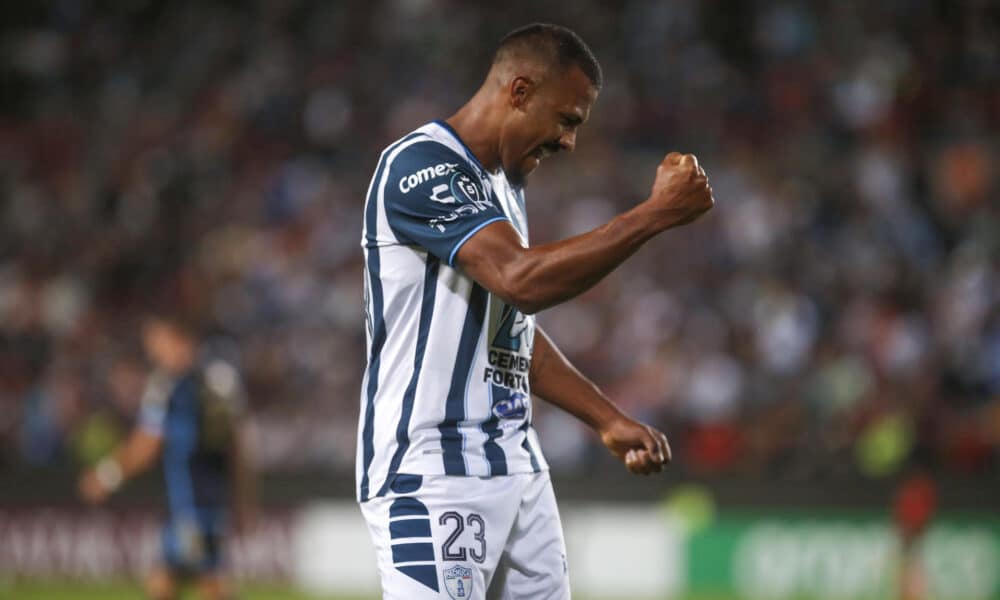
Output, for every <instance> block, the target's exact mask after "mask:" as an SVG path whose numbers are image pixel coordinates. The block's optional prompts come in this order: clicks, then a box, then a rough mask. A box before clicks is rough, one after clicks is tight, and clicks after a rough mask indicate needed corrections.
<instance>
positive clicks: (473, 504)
mask: <svg viewBox="0 0 1000 600" xmlns="http://www.w3.org/2000/svg"><path fill="white" fill-rule="evenodd" d="M391 488H392V491H391V492H389V493H388V494H387V495H385V496H383V497H379V498H372V499H371V500H368V501H367V502H364V503H362V504H361V512H362V513H363V514H364V517H365V520H366V521H367V522H368V531H369V533H371V536H372V541H373V542H374V544H375V554H376V556H377V559H378V569H379V575H380V576H381V578H382V594H383V595H382V597H383V598H384V599H391V600H421V599H429V598H435V599H437V598H451V599H452V600H467V599H477V600H478V599H484V598H488V599H490V600H494V599H497V600H499V599H503V600H515V599H516V600H520V599H531V600H547V599H552V600H563V599H567V598H569V597H570V592H569V576H568V573H567V567H566V544H565V543H564V542H563V535H562V524H561V523H560V522H559V510H558V509H557V508H556V499H555V495H554V494H553V492H552V482H551V481H550V480H549V474H548V472H547V471H543V472H541V473H523V474H517V475H505V476H499V477H491V478H486V477H482V478H480V477H464V476H449V475H423V476H420V475H402V474H401V475H397V476H396V478H395V479H394V480H393V482H392V485H391Z"/></svg>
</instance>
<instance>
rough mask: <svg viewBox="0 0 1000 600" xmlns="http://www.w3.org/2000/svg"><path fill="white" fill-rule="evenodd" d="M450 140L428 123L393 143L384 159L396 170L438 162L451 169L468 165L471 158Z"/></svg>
mask: <svg viewBox="0 0 1000 600" xmlns="http://www.w3.org/2000/svg"><path fill="white" fill-rule="evenodd" d="M449 142H450V140H448V139H447V138H445V137H444V136H442V135H440V132H439V131H437V130H436V129H435V127H434V126H433V124H429V125H425V126H423V127H421V128H419V129H417V130H415V131H413V132H412V133H410V134H408V135H405V136H403V137H402V138H400V139H398V140H396V141H395V142H393V143H392V144H390V145H389V146H388V147H387V148H386V149H385V151H384V152H383V160H384V161H386V162H387V163H388V164H387V166H388V167H389V169H390V170H392V171H394V172H399V171H407V170H418V169H426V168H428V167H430V168H433V167H436V166H438V165H444V166H442V169H444V168H446V167H447V168H450V169H452V170H454V169H456V168H462V169H467V168H469V167H470V166H471V165H470V163H469V159H468V157H467V156H465V155H464V153H462V152H461V151H460V149H459V148H455V147H454V145H453V144H451V143H449Z"/></svg>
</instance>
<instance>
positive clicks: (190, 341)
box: [80, 314, 252, 600]
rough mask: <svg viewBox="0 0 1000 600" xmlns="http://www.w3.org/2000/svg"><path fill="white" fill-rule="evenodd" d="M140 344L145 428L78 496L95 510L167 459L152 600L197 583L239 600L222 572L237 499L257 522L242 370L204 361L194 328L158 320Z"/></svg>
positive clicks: (240, 509) (211, 597)
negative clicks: (145, 365) (149, 366)
mask: <svg viewBox="0 0 1000 600" xmlns="http://www.w3.org/2000/svg"><path fill="white" fill-rule="evenodd" d="M142 337H143V345H144V347H145V350H146V353H147V354H148V355H149V358H150V359H151V361H152V362H153V364H154V365H155V370H154V371H153V372H152V374H151V375H150V376H149V379H148V381H147V384H146V390H145V393H144V395H143V398H142V405H141V408H140V414H139V417H138V422H137V424H136V427H135V429H134V431H133V432H132V434H131V435H130V436H129V438H128V439H127V440H126V441H125V443H124V444H122V445H121V447H119V448H118V449H117V450H116V451H115V452H114V453H112V455H111V456H109V457H107V458H104V459H102V460H101V461H100V462H99V463H97V465H96V466H95V467H94V468H93V469H90V470H88V471H86V472H85V473H84V474H83V475H82V476H81V478H80V493H81V495H82V496H83V497H84V499H86V500H87V501H88V502H90V503H93V504H98V503H100V502H103V501H104V500H105V499H106V498H107V497H108V496H109V495H110V494H111V493H113V492H114V491H116V490H117V489H119V488H120V487H121V485H122V483H124V482H125V480H127V479H129V478H130V477H132V476H134V475H136V474H138V473H141V472H142V471H145V470H146V469H148V468H150V467H152V466H153V465H154V464H155V463H156V462H157V460H158V459H161V458H162V462H163V470H164V474H165V476H166V490H167V505H168V518H167V521H166V523H165V524H164V527H163V537H162V543H163V560H162V563H161V564H158V565H157V566H156V567H155V568H154V569H153V570H152V571H151V572H150V573H149V575H148V576H147V578H146V581H145V589H146V594H147V595H148V597H149V598H151V599H152V600H170V599H173V598H177V597H178V587H179V584H180V583H182V581H183V580H186V579H189V578H193V579H195V580H196V582H197V585H198V589H199V591H200V593H201V596H202V597H203V598H206V599H207V600H223V599H228V598H232V593H231V591H230V589H229V582H228V581H227V578H226V576H225V574H224V572H223V562H222V544H223V542H224V539H225V534H226V530H227V518H228V510H227V508H228V503H229V500H230V497H232V499H233V500H234V501H235V502H234V508H235V509H236V515H235V516H236V517H237V520H238V521H239V524H240V525H243V526H246V525H248V524H249V520H250V519H251V514H250V512H251V510H252V504H251V502H250V498H251V495H252V491H251V485H252V481H251V478H250V469H249V466H248V464H247V461H246V454H245V444H244V443H243V442H242V441H241V438H242V433H241V431H240V430H241V422H240V419H241V414H242V411H243V405H244V398H243V392H242V385H241V383H240V380H239V377H238V375H237V372H236V370H235V369H234V368H233V367H232V366H230V365H229V364H227V363H225V362H222V361H218V360H215V361H208V362H204V363H203V362H202V361H200V360H199V356H198V353H199V352H198V350H199V348H198V341H197V338H196V334H195V332H194V329H193V328H192V326H190V325H189V324H187V323H186V322H185V321H184V320H183V319H182V318H175V317H174V316H172V315H164V314H157V315H155V316H153V317H151V318H149V319H148V320H147V322H146V323H145V325H144V327H143V336H142Z"/></svg>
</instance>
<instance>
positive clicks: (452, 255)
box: [448, 217, 510, 267]
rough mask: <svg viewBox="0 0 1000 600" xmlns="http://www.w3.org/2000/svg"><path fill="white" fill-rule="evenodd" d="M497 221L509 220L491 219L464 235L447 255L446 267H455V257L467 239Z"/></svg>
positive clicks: (502, 218)
mask: <svg viewBox="0 0 1000 600" xmlns="http://www.w3.org/2000/svg"><path fill="white" fill-rule="evenodd" d="M497 221H510V219H508V218H507V217H493V218H492V219H489V220H488V221H483V222H482V223H480V224H479V225H477V226H476V228H475V229H473V230H472V231H470V232H469V233H467V234H465V237H463V238H462V239H460V240H458V243H457V244H455V247H454V248H452V249H451V253H450V254H449V255H448V266H449V267H454V266H455V255H456V254H458V251H459V249H460V248H461V247H462V246H464V245H465V242H467V241H469V238H471V237H472V236H474V235H476V234H477V233H479V230H480V229H482V228H483V227H486V226H487V225H489V224H490V223H496V222H497Z"/></svg>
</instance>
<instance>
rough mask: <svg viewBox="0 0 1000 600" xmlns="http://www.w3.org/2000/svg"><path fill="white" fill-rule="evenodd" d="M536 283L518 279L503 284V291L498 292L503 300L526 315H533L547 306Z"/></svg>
mask: <svg viewBox="0 0 1000 600" xmlns="http://www.w3.org/2000/svg"><path fill="white" fill-rule="evenodd" d="M540 292H541V290H540V289H539V286H538V285H537V284H533V283H531V282H529V281H525V280H519V281H515V282H511V283H510V284H509V285H506V286H504V291H503V293H501V294H498V295H499V296H500V297H501V298H502V299H503V301H504V302H506V303H507V304H509V305H511V306H513V307H514V308H516V309H517V310H519V311H521V312H522V313H524V314H526V315H533V314H535V313H536V312H538V311H540V310H543V309H545V308H548V307H549V305H548V303H546V301H545V298H544V297H543V296H542V294H541V293H540Z"/></svg>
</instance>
